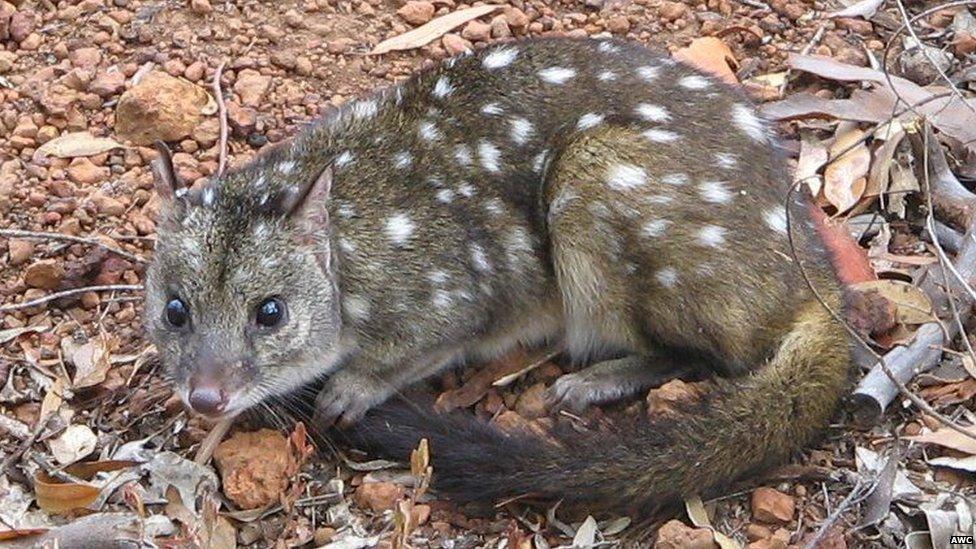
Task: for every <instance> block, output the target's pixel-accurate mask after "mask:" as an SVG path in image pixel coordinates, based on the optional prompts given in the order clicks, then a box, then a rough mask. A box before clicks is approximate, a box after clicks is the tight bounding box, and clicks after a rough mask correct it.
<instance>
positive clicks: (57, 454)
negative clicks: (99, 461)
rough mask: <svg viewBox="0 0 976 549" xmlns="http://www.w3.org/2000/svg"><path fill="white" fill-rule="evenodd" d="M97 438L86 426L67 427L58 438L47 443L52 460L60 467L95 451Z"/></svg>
mask: <svg viewBox="0 0 976 549" xmlns="http://www.w3.org/2000/svg"><path fill="white" fill-rule="evenodd" d="M97 445H98V437H97V436H95V433H94V432H93V431H92V430H91V428H90V427H88V426H87V425H78V424H76V425H69V426H68V428H67V429H65V430H64V432H63V433H61V435H60V436H58V438H55V439H52V440H50V441H48V446H49V447H50V448H51V454H53V455H54V460H55V461H57V462H58V463H60V464H61V465H71V464H72V463H74V462H76V461H78V460H80V459H82V458H84V457H86V456H88V454H90V453H92V452H94V451H95V446H97Z"/></svg>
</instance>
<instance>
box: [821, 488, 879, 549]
mask: <svg viewBox="0 0 976 549" xmlns="http://www.w3.org/2000/svg"><path fill="white" fill-rule="evenodd" d="M875 482H876V479H875V480H871V481H870V482H865V481H864V479H862V478H859V479H858V481H857V484H855V485H854V488H853V489H852V490H851V493H850V494H847V497H845V498H844V500H843V501H841V502H840V505H838V506H837V508H836V509H834V511H833V512H832V513H830V516H828V517H827V518H826V519H824V521H823V522H822V523H820V528H818V529H817V533H816V534H814V536H813V538H811V539H810V541H808V542H807V544H806V545H804V546H803V549H817V547H820V541H821V540H823V538H824V536H826V535H827V531H828V530H830V528H831V527H832V526H833V525H834V524H835V523H836V522H837V521H838V520H839V519H840V517H841V515H843V514H844V512H845V511H847V510H848V509H850V508H851V507H852V506H854V505H855V504H857V503H859V502H860V501H861V500H863V499H864V498H866V497H868V496H869V495H871V491H872V488H873V487H874V484H875Z"/></svg>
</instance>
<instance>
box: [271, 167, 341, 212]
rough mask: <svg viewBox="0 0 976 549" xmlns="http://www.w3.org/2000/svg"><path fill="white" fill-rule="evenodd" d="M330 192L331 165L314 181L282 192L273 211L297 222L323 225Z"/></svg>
mask: <svg viewBox="0 0 976 549" xmlns="http://www.w3.org/2000/svg"><path fill="white" fill-rule="evenodd" d="M331 190H332V164H329V165H328V166H326V167H325V168H323V169H322V171H321V172H320V173H319V175H318V176H317V177H315V178H314V179H310V180H308V181H306V182H304V183H302V184H300V185H293V186H291V187H288V188H286V189H284V190H282V191H281V194H280V195H279V197H278V200H276V201H275V202H276V204H275V209H276V210H277V213H278V214H279V215H282V216H284V217H287V218H289V219H292V220H295V221H298V222H311V223H324V222H326V221H327V218H326V204H327V202H328V200H329V192H330V191H331Z"/></svg>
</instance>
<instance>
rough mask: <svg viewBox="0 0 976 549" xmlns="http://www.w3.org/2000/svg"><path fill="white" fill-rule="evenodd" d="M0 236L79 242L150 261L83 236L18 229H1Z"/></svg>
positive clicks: (121, 255)
mask: <svg viewBox="0 0 976 549" xmlns="http://www.w3.org/2000/svg"><path fill="white" fill-rule="evenodd" d="M0 236H5V237H7V238H33V239H35V240H66V241H68V242H78V243H81V244H88V245H90V246H98V247H99V248H102V249H105V250H108V251H110V252H112V253H113V254H115V255H118V256H120V257H124V258H126V259H129V260H131V261H135V262H136V263H149V260H148V259H146V258H144V257H141V256H138V255H135V254H133V253H129V252H127V251H125V250H123V249H121V248H116V247H115V246H111V245H109V244H106V243H104V242H101V241H99V240H98V239H95V238H85V237H83V236H73V235H70V234H61V233H49V232H43V231H21V230H18V229H0Z"/></svg>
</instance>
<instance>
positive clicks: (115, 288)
mask: <svg viewBox="0 0 976 549" xmlns="http://www.w3.org/2000/svg"><path fill="white" fill-rule="evenodd" d="M144 289H145V287H144V286H143V285H142V284H109V285H107V286H85V287H83V288H72V289H70V290H62V291H60V292H54V293H53V294H50V295H46V296H44V297H39V298H37V299H32V300H30V301H25V302H23V303H14V304H13V305H4V306H3V307H0V313H6V312H10V311H18V310H20V309H27V308H29V307H36V306H37V305H43V304H45V303H47V302H48V301H54V300H55V299H61V298H62V297H71V296H73V295H78V294H83V293H85V292H141V291H142V290H144Z"/></svg>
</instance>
